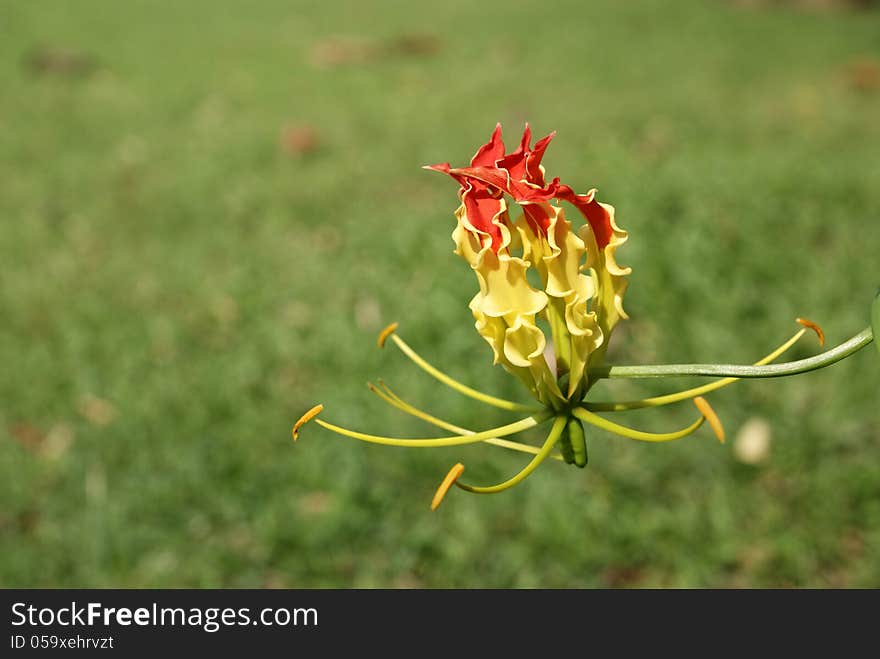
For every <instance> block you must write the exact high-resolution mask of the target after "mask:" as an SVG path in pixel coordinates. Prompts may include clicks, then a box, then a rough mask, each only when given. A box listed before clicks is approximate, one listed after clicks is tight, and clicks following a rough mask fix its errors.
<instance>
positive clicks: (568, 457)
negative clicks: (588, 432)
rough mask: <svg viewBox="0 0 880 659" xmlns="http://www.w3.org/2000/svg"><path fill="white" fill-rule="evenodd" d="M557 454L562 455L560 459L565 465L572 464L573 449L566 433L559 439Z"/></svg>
mask: <svg viewBox="0 0 880 659" xmlns="http://www.w3.org/2000/svg"><path fill="white" fill-rule="evenodd" d="M558 446H559V452H560V453H562V459H563V460H565V463H566V464H574V449H573V448H572V446H571V440H570V439H569V437H568V433H567V432H564V433H562V436H561V437H560V438H559V444H558Z"/></svg>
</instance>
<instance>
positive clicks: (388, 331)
mask: <svg viewBox="0 0 880 659" xmlns="http://www.w3.org/2000/svg"><path fill="white" fill-rule="evenodd" d="M396 329H397V323H391V324H390V325H389V326H388V327H386V328H385V329H383V330H382V331H381V332H379V338H378V339H376V345H377V346H379V347H380V348H384V347H385V341H387V340H388V337H389V336H391V335H392V334H394V330H396Z"/></svg>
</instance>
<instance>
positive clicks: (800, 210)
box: [0, 0, 880, 588]
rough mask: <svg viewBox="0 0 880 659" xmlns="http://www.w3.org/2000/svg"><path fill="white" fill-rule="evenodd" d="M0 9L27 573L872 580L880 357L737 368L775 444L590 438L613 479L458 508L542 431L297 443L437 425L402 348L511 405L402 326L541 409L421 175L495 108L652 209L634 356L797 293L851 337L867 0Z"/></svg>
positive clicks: (752, 323)
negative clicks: (780, 372) (375, 391)
mask: <svg viewBox="0 0 880 659" xmlns="http://www.w3.org/2000/svg"><path fill="white" fill-rule="evenodd" d="M795 4H797V3H795ZM0 34H2V37H3V38H2V39H0V124H2V125H3V127H4V129H3V130H2V131H0V221H2V224H0V365H2V366H0V556H2V559H0V586H4V587H48V586H66V587H263V586H267V587H273V586H281V587H409V586H415V587H464V588H467V587H592V586H685V587H687V586H710V587H728V586H734V587H739V586H749V587H751V586H812V587H829V586H834V587H877V586H880V417H878V414H877V402H878V400H877V391H878V381H880V380H878V377H880V376H878V362H877V355H876V354H871V353H873V352H874V351H873V348H872V349H871V350H870V351H864V352H862V353H859V354H858V355H857V356H856V357H854V358H853V359H850V360H847V361H846V362H844V363H842V364H840V365H838V366H836V367H834V368H832V369H829V370H826V371H822V372H819V373H813V374H810V375H807V376H803V377H798V378H795V379H792V380H783V381H764V382H749V383H740V384H739V385H737V386H736V387H733V388H730V389H727V390H724V391H723V392H719V393H718V394H714V395H713V396H712V397H711V400H712V402H713V404H714V406H715V408H716V410H717V411H718V413H719V414H720V416H721V417H722V419H723V420H724V422H725V424H726V426H727V429H728V433H729V435H731V436H735V435H736V434H737V432H738V430H739V429H740V428H741V427H742V426H743V424H744V423H746V422H747V421H748V420H750V419H755V418H758V419H764V420H766V421H767V422H768V423H769V424H770V427H771V428H772V443H771V448H772V450H771V453H770V457H769V458H768V459H767V460H765V461H764V462H762V463H760V464H758V465H748V464H743V463H742V462H740V461H739V460H737V458H736V455H735V452H734V451H733V449H732V446H733V445H734V444H735V442H728V444H727V445H725V446H723V447H719V445H718V444H717V443H716V442H714V440H711V439H709V437H710V434H709V433H708V431H704V432H702V433H701V434H700V435H699V436H698V437H694V438H691V439H689V440H685V441H682V442H679V443H676V444H674V445H668V446H646V445H642V444H635V443H629V442H627V441H626V440H622V439H619V438H614V437H611V436H608V435H605V434H603V433H600V432H598V431H596V432H594V433H593V434H592V435H591V436H590V439H589V447H590V451H591V453H590V458H591V460H590V465H589V466H588V467H587V468H586V469H585V470H583V471H580V470H577V469H575V468H573V467H567V466H563V465H559V464H555V463H554V464H550V465H545V466H544V467H543V468H542V469H541V470H540V471H539V472H538V473H537V474H536V475H534V476H533V477H532V478H530V479H529V480H528V481H526V482H525V483H524V484H522V485H520V486H518V487H517V488H515V489H513V490H511V491H508V492H506V493H504V494H501V495H498V496H494V497H475V496H468V495H466V494H464V493H462V492H457V491H454V492H452V493H451V495H450V497H449V498H448V500H447V501H446V502H445V503H444V505H443V506H442V507H441V508H440V510H439V511H437V512H436V513H434V514H430V513H429V511H428V502H429V501H430V498H431V495H432V493H433V490H434V488H435V487H436V485H437V483H438V482H439V480H440V478H441V477H442V476H443V474H444V473H445V472H446V470H447V469H448V468H449V466H450V465H451V464H452V463H453V462H455V461H457V460H459V459H461V460H463V461H464V462H465V463H466V464H467V465H468V473H469V474H470V478H471V480H472V481H477V482H485V483H489V482H495V481H497V480H499V479H502V478H506V477H507V476H508V475H510V474H512V473H513V472H515V471H516V470H517V469H518V468H519V467H520V466H521V464H522V458H520V457H519V456H517V455H508V454H507V453H505V452H503V451H501V450H499V449H493V448H492V447H488V446H486V447H467V448H461V449H443V450H431V451H407V450H400V449H391V448H383V447H373V446H365V445H361V444H359V443H357V442H353V441H346V440H342V439H339V438H336V437H335V436H332V435H330V434H329V433H326V432H325V431H323V430H321V429H320V428H318V427H317V426H309V427H308V428H306V429H305V431H304V432H303V436H302V437H301V439H300V442H299V443H298V444H297V445H295V446H294V445H293V444H292V443H291V441H290V434H289V433H290V427H291V424H292V422H293V421H294V420H295V419H296V418H297V417H298V416H299V415H300V414H301V413H302V412H303V411H304V410H305V409H307V408H308V407H310V406H311V405H312V404H314V403H315V402H318V401H321V402H323V403H324V404H325V406H326V411H325V415H326V417H327V418H328V419H331V418H332V419H334V420H336V421H338V422H340V423H343V424H348V425H351V426H356V427H359V428H363V429H367V430H372V431H385V432H387V433H389V434H400V435H406V434H413V433H424V431H425V429H424V427H423V426H422V425H421V424H420V423H419V422H417V421H415V420H412V419H409V418H406V417H402V416H401V415H399V414H397V413H395V412H394V411H393V410H390V409H387V408H386V407H385V406H384V405H383V404H382V403H381V402H380V401H378V399H375V398H374V397H373V396H371V395H370V394H369V393H368V391H367V390H366V388H365V387H364V382H365V381H366V380H368V379H375V378H376V377H377V376H381V377H384V378H385V379H386V381H388V382H389V383H390V384H391V385H392V386H394V387H396V388H397V389H398V390H399V391H401V392H405V393H406V395H407V397H408V398H409V399H410V400H412V401H413V402H417V403H420V404H422V405H423V406H424V407H425V408H427V409H430V410H432V411H434V412H435V413H438V414H440V415H441V416H445V417H447V418H449V419H450V420H453V421H455V422H457V423H460V424H463V425H467V426H473V427H491V426H492V425H497V424H499V423H503V422H505V421H506V420H507V419H509V418H510V417H509V416H507V415H505V414H504V413H502V412H500V411H498V410H493V409H486V408H483V407H481V406H479V405H478V404H475V403H473V402H472V401H469V400H467V399H461V398H460V397H458V396H457V395H456V394H454V393H453V392H450V391H448V390H445V389H443V388H442V387H441V386H439V385H438V384H436V383H434V382H433V381H431V380H430V379H429V378H427V377H426V376H424V375H423V374H421V373H420V372H418V371H417V369H415V367H413V366H412V365H411V364H409V363H408V362H407V361H406V360H405V359H404V358H403V357H402V356H401V355H400V354H397V353H395V352H394V351H393V350H386V351H378V350H376V349H375V344H374V341H375V336H376V333H377V331H378V330H379V329H381V327H383V326H384V325H385V324H386V323H388V322H390V321H392V320H399V321H400V322H401V331H402V335H403V336H404V337H405V338H407V340H408V341H409V342H410V343H411V344H412V345H413V346H414V347H416V349H418V350H419V351H420V352H422V354H424V355H425V356H426V357H428V358H430V359H431V360H432V361H434V362H435V363H437V364H440V365H442V366H443V367H444V368H445V369H446V370H448V371H449V372H450V373H451V374H453V375H454V376H456V377H458V378H460V379H461V380H463V381H466V382H469V383H473V384H475V385H478V386H480V387H481V388H483V389H485V390H487V391H490V392H493V393H496V394H498V395H502V396H508V397H516V398H518V399H520V400H523V395H522V393H520V392H519V391H518V389H517V386H518V385H517V383H516V382H515V381H514V380H513V379H512V378H510V377H509V376H506V374H504V373H503V372H502V371H501V369H500V367H499V368H493V367H492V366H491V361H490V352H489V350H488V348H487V346H486V345H485V344H484V343H483V341H482V339H481V338H480V337H479V336H478V335H477V334H476V332H474V330H473V327H472V321H471V318H470V314H469V312H468V309H467V302H468V300H469V299H470V297H471V296H472V295H473V293H474V292H475V290H476V282H475V281H474V280H473V275H472V274H471V273H470V272H468V268H467V267H466V265H465V264H464V263H463V262H461V261H460V260H458V259H457V258H456V257H455V256H453V255H452V254H451V250H452V242H451V240H450V238H449V234H450V233H451V230H452V228H453V226H454V220H453V217H452V212H453V210H454V209H455V207H456V205H457V199H456V188H455V186H454V184H453V183H452V182H451V181H449V180H444V179H443V178H442V177H440V176H438V175H434V174H431V173H429V172H424V171H422V170H421V169H419V167H420V166H421V165H423V164H426V163H432V162H438V161H445V160H451V161H452V162H453V163H463V162H465V161H466V160H467V159H468V158H469V157H470V155H471V154H472V153H473V151H474V150H475V148H476V147H477V146H478V145H479V144H481V143H483V142H484V141H485V140H486V139H487V138H488V135H489V133H490V132H491V129H492V127H493V126H494V124H495V122H496V121H502V122H503V123H504V126H505V128H506V131H507V133H506V134H507V138H508V142H509V143H515V140H516V139H517V137H518V134H519V130H520V128H521V125H522V123H523V122H524V121H526V120H528V121H530V122H531V123H532V125H533V127H534V129H535V132H536V133H537V134H538V135H543V134H546V133H547V132H549V131H550V130H557V131H558V132H559V134H558V137H557V139H556V140H555V142H554V144H553V145H552V147H551V149H550V151H549V153H548V155H547V157H546V159H545V164H546V165H547V167H548V171H549V172H550V173H551V174H552V175H556V176H560V177H562V179H563V181H565V182H567V183H569V184H571V185H572V186H573V187H575V188H576V189H578V190H580V191H583V190H586V189H588V188H590V187H594V186H595V187H598V188H599V190H600V199H602V200H604V201H608V202H610V203H613V204H614V205H615V206H616V207H617V213H618V221H619V222H620V224H621V225H622V226H623V227H625V228H626V229H628V230H629V231H630V233H631V239H630V242H629V243H628V244H627V245H626V247H625V248H623V249H622V250H621V251H620V252H619V259H620V261H621V262H622V263H625V264H628V265H631V266H632V267H633V275H632V277H631V287H630V290H629V293H628V295H627V308H628V310H629V312H630V315H631V317H632V319H631V320H630V321H628V322H627V323H625V324H623V325H621V326H620V327H619V329H618V333H616V334H615V340H614V343H613V349H612V351H611V354H610V357H611V359H612V360H613V361H616V362H656V361H664V362H678V361H708V360H720V361H738V362H744V361H749V360H752V359H754V358H756V357H757V356H758V355H761V354H764V353H765V352H766V351H767V350H769V348H770V347H771V346H774V345H776V344H778V343H779V342H781V341H782V340H783V339H784V338H785V337H786V336H787V335H788V334H789V333H790V332H791V331H792V329H793V324H792V320H793V318H794V317H795V316H797V315H805V316H807V317H809V318H812V319H814V320H816V321H818V322H820V323H822V324H823V325H824V327H825V329H826V332H827V333H828V335H829V339H830V341H831V342H832V343H836V342H839V341H841V340H843V339H845V338H847V337H848V336H850V335H852V334H854V333H855V332H857V331H858V330H860V329H862V328H863V327H864V326H865V325H866V324H867V319H868V309H869V304H870V300H871V297H872V295H873V293H874V291H875V289H876V285H877V283H878V280H880V274H878V267H877V253H878V246H880V222H878V219H880V159H878V145H880V122H878V121H877V118H878V116H880V72H878V70H880V64H878V58H880V14H878V12H877V11H872V10H852V9H848V8H832V9H830V10H826V9H821V10H820V9H810V10H804V9H802V8H798V7H794V6H777V5H775V4H773V3H760V2H752V3H734V2H722V1H715V2H709V1H707V2H670V1H669V0H663V1H660V0H657V1H643V2H627V3H621V2H614V1H612V0H602V1H598V0H597V1H591V2H582V1H580V0H578V1H574V0H571V1H567V2H548V3H519V4H518V3H502V2H496V1H495V0H491V1H486V2H480V3H474V2H470V1H465V0H449V1H448V2H443V3H421V2H418V3H413V2H402V1H401V2H392V1H390V0H389V1H387V2H376V1H365V2H361V3H342V2H323V3H319V4H316V3H312V2H290V1H283V2H282V1H281V0H274V1H263V2H259V3H236V2H229V1H220V0H211V1H210V2H208V1H207V0H198V1H196V0H191V1H189V2H180V3H172V2H161V3H157V2H153V1H147V0H128V1H127V2H125V3H118V2H110V1H103V2H99V1H97V0H79V1H78V2H75V3H73V2H60V1H59V2H41V3H29V2H17V1H14V0H0ZM814 350H815V346H813V345H809V343H808V342H805V343H804V345H803V346H801V347H798V348H797V349H796V350H794V351H793V352H792V353H791V355H792V356H793V357H799V356H806V355H808V354H811V353H812V352H813V351H814ZM667 387H668V385H667ZM654 391H660V389H657V387H656V386H654V385H652V384H651V383H644V382H641V383H626V382H624V383H614V386H613V387H612V386H610V385H603V388H602V393H603V397H604V395H614V396H617V397H631V396H633V395H636V394H640V393H650V392H654ZM691 416H692V411H691V409H688V408H687V407H686V406H682V407H680V408H679V407H675V408H666V409H663V410H654V411H642V412H637V413H632V414H628V415H626V416H624V417H623V419H624V420H625V421H626V422H630V423H633V424H636V425H638V426H639V427H641V428H645V429H656V430H664V429H671V428H674V427H677V426H678V424H681V423H685V422H687V421H688V420H689V418H690V417H691Z"/></svg>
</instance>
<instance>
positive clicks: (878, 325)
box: [871, 289, 880, 352]
mask: <svg viewBox="0 0 880 659" xmlns="http://www.w3.org/2000/svg"><path fill="white" fill-rule="evenodd" d="M871 327H873V328H874V336H877V333H878V332H880V289H878V290H877V295H875V296H874V304H872V305H871ZM874 345H875V346H877V351H878V352H880V341H876V342H875V343H874Z"/></svg>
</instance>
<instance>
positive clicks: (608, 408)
mask: <svg viewBox="0 0 880 659" xmlns="http://www.w3.org/2000/svg"><path fill="white" fill-rule="evenodd" d="M817 327H818V326H817ZM806 332H807V330H798V331H797V332H796V333H795V335H794V336H792V337H791V338H790V339H789V340H788V341H786V342H785V343H783V344H782V345H781V346H779V347H778V348H776V350H774V351H773V352H771V353H770V354H769V355H766V356H765V357H763V358H762V359H759V360H758V361H756V362H755V364H754V365H755V366H764V365H765V364H769V363H770V362H772V361H774V360H776V359H777V358H778V357H779V356H780V355H781V354H782V353H784V352H785V351H786V350H788V349H789V348H791V347H792V346H793V345H794V344H795V343H797V342H798V341H799V340H800V338H801V337H802V336H803V335H804V334H806ZM740 379H741V378H721V379H720V380H715V382H710V383H709V384H704V385H701V386H699V387H694V388H693V389H685V390H684V391H678V392H676V393H674V394H666V395H663V396H654V397H652V398H642V399H640V400H628V401H622V402H619V403H610V402H595V403H589V402H588V403H585V404H584V407H585V408H586V409H588V410H590V411H592V412H622V411H623V410H635V409H639V408H642V407H659V406H660V405H669V404H670V403H678V402H680V401H683V400H687V399H689V398H693V397H694V396H702V395H703V394H708V393H709V392H712V391H717V390H718V389H721V388H722V387H726V386H727V385H729V384H733V383H734V382H736V381H737V380H740Z"/></svg>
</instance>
